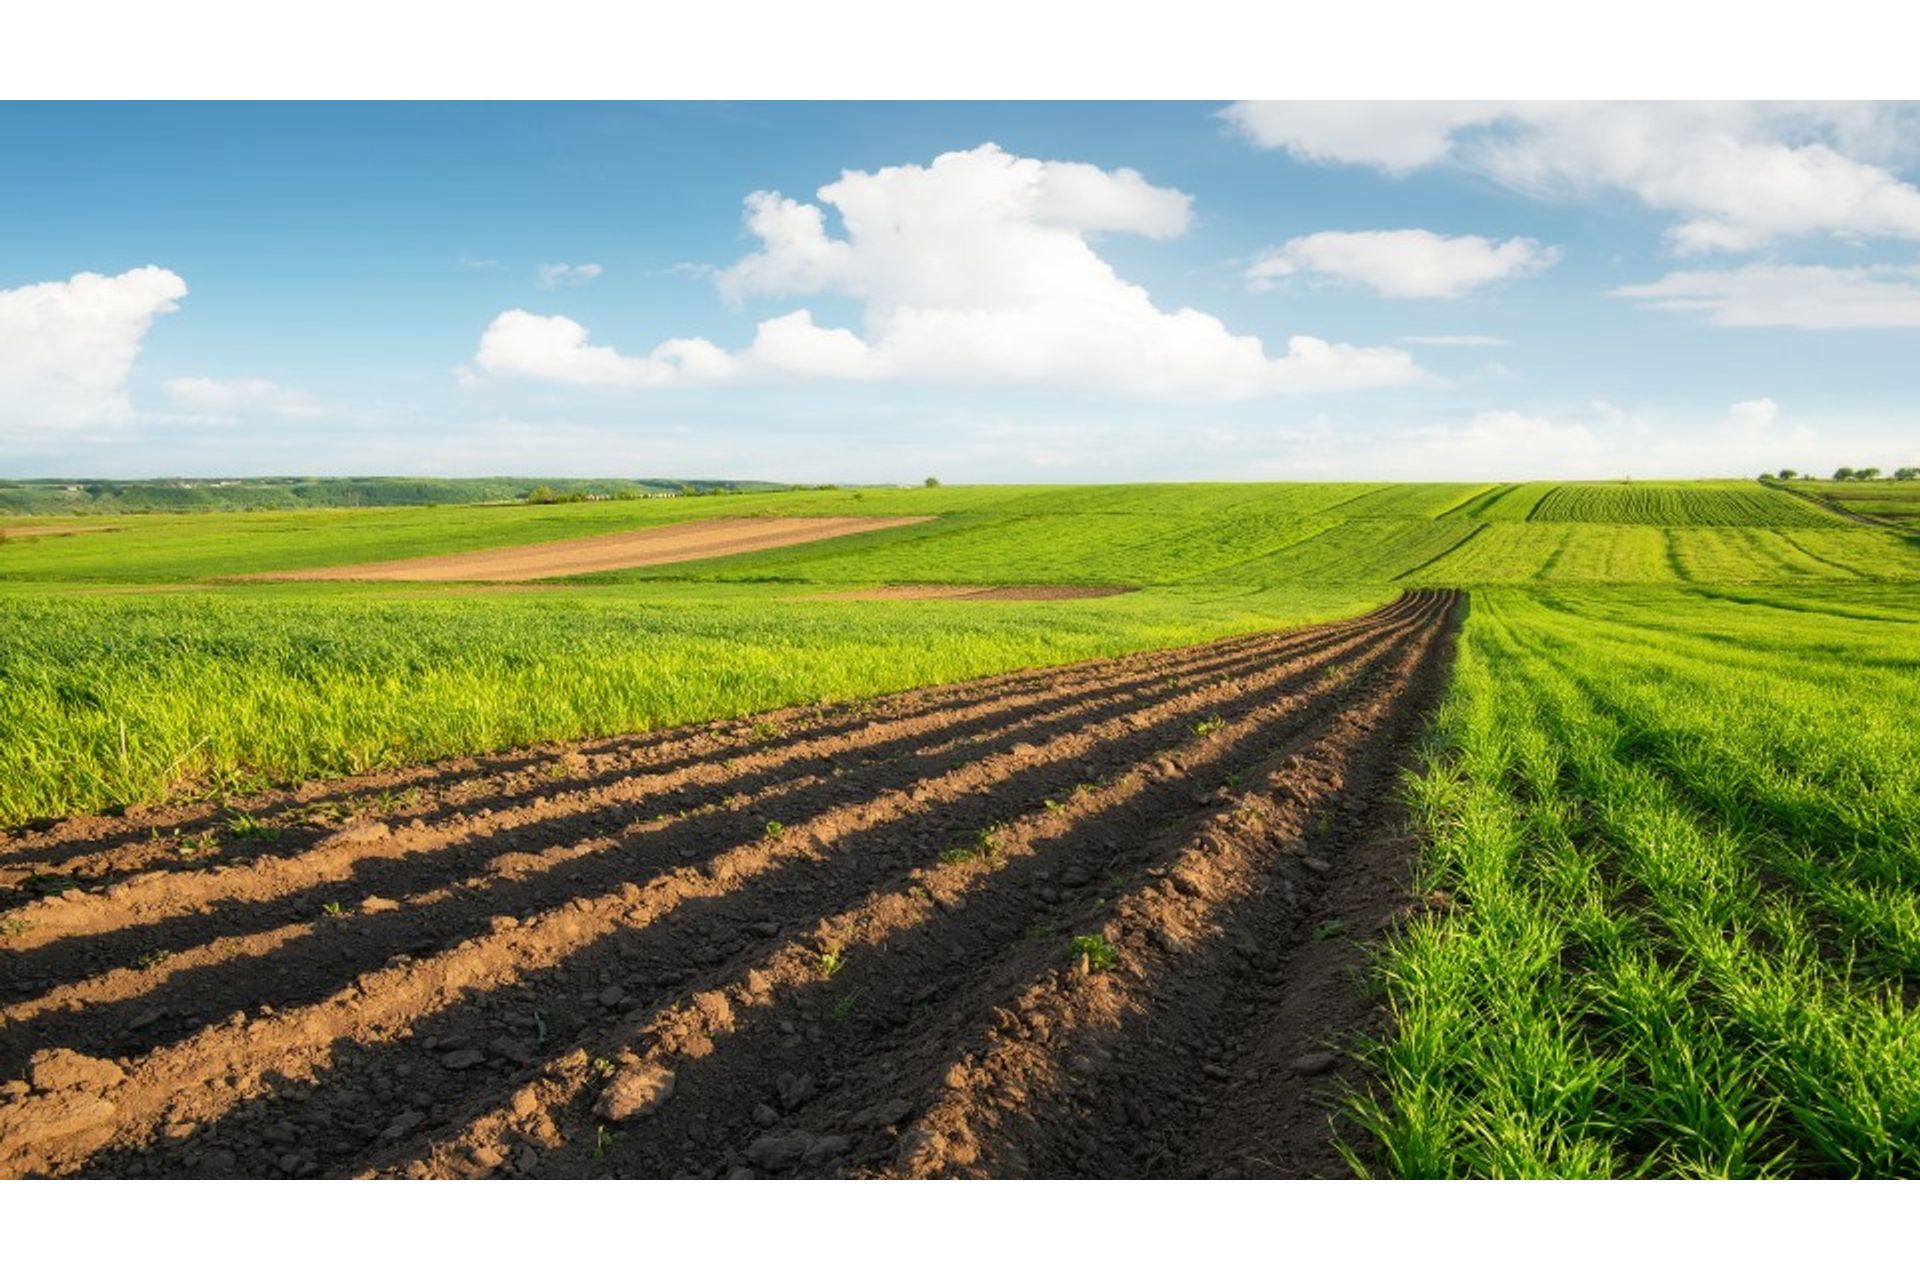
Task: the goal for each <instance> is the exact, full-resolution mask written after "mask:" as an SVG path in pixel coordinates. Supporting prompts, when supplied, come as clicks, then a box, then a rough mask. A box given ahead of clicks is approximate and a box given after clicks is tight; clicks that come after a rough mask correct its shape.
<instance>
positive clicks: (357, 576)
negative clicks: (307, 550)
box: [250, 516, 933, 582]
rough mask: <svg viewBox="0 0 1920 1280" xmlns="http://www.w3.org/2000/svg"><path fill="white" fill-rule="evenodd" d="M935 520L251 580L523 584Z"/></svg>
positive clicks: (724, 528)
mask: <svg viewBox="0 0 1920 1280" xmlns="http://www.w3.org/2000/svg"><path fill="white" fill-rule="evenodd" d="M931 519H933V517H932V516H873V517H866V516H741V517H729V518H724V519H717V520H689V521H686V522H684V523H682V524H672V525H665V526H662V527H658V528H653V529H638V530H634V531H632V532H628V533H603V534H595V535H593V536H591V537H585V538H567V539H564V540H562V541H559V542H536V543H531V544H528V545H526V546H519V547H492V548H489V549H487V550H485V551H462V552H458V553H456V554H453V555H444V556H420V557H417V558H415V559H410V560H387V561H382V562H380V563H376V564H356V565H331V566H328V567H326V568H323V569H300V570H295V571H292V572H287V573H269V574H253V575H250V576H252V577H255V578H265V579H273V580H277V581H321V580H326V581H355V582H521V581H526V580H528V579H533V578H559V577H571V576H573V575H576V574H582V573H608V572H611V571H613V570H616V569H640V568H645V567H647V566H649V565H658V564H679V563H681V562H682V561H686V560H711V559H714V558H716V557H719V556H735V555H744V554H746V553H747V552H750V551H771V550H774V549H775V548H778V547H791V546H798V545H799V544H801V543H804V542H819V541H822V540H824V539H827V538H844V537H847V536H848V535H850V534H856V533H872V532H873V531H875V530H876V529H894V528H898V527H900V526H901V525H909V524H920V523H923V522H925V521H928V520H931Z"/></svg>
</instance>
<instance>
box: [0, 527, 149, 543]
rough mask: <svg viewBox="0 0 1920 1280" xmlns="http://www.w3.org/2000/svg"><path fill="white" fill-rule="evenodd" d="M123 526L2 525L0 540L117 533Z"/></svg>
mask: <svg viewBox="0 0 1920 1280" xmlns="http://www.w3.org/2000/svg"><path fill="white" fill-rule="evenodd" d="M124 528H126V526H125V525H122V524H17V525H12V526H8V525H0V540H4V539H7V538H64V537H67V536H68V535H70V534H75V533H117V532H119V531H120V530H121V529H124Z"/></svg>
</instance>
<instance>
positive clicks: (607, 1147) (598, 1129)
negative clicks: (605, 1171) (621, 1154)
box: [593, 1124, 621, 1160]
mask: <svg viewBox="0 0 1920 1280" xmlns="http://www.w3.org/2000/svg"><path fill="white" fill-rule="evenodd" d="M620 1138H621V1135H620V1134H617V1133H613V1132H611V1131H609V1130H608V1128H607V1126H605V1125H603V1124H597V1125H595V1126H593V1158H594V1159H595V1160H605V1159H606V1158H607V1152H609V1151H611V1150H613V1144H614V1143H616V1142H618V1141H620Z"/></svg>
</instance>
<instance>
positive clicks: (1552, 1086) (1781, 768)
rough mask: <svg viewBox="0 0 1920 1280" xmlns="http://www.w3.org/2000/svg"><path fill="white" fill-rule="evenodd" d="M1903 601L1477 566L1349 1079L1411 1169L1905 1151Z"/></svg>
mask: <svg viewBox="0 0 1920 1280" xmlns="http://www.w3.org/2000/svg"><path fill="white" fill-rule="evenodd" d="M1916 627H1920V600H1916V599H1915V598H1913V596H1912V595H1911V594H1910V593H1904V592H1902V593H1892V592H1887V591H1884V590H1874V589H1847V588H1818V589H1808V590H1802V589H1786V588H1778V587H1769V588H1762V589H1748V590H1713V589H1707V590H1694V591H1644V590H1643V591H1633V592H1543V593H1528V592H1515V591H1489V592H1482V593H1476V595H1475V596H1474V599H1473V606H1472V610H1471V613H1470V615H1469V617H1468V620H1467V623H1466V628H1465V631H1464V634H1463V636H1462V638H1461V645H1460V654H1459V661H1458V666H1457V669H1456V672H1455V676H1454V681H1453V688H1452V692H1451V694H1450V696H1449V698H1448V700H1447V702H1446V704H1445V707H1444V710H1443V712H1442V715H1441V718H1440V721H1439V724H1438V726H1437V729H1436V732H1435V734H1434V738H1433V741H1432V743H1431V759H1430V767H1429V769H1428V771H1427V772H1426V774H1425V776H1424V777H1423V778H1421V779H1420V780H1419V781H1418V782H1417V783H1416V784H1415V786H1414V789H1413V790H1414V796H1415V798H1416V805H1417V808H1418V810H1419V812H1420V815H1421V817H1422V819H1423V823H1424V826H1425V828H1426V830H1427V832H1428V833H1429V837H1430V845H1429V850H1428V854H1427V859H1426V863H1425V866H1424V868H1423V880H1424V884H1423V886H1422V887H1423V888H1425V889H1427V890H1430V891H1438V892H1441V893H1444V894H1445V895H1447V897H1446V899H1445V900H1444V901H1445V902H1447V903H1449V904H1451V905H1453V906H1454V907H1455V908H1456V909H1454V910H1452V911H1446V912H1440V913H1437V914H1431V915H1428V916H1426V917H1424V918H1423V919H1422V920H1421V921H1420V922H1418V923H1417V924H1415V925H1413V926H1412V927H1410V928H1409V929H1408V930H1407V931H1406V932H1405V933H1404V934H1403V935H1402V936H1401V937H1400V938H1399V940H1398V941H1397V942H1396V943H1394V944H1393V945H1392V946H1391V948H1390V949H1389V951H1388V953H1387V954H1386V956H1385V957H1384V974H1385V981H1386V986H1387V991H1388V994H1389V996H1390V998H1391V1001H1392V1005H1393V1009H1394V1013H1395V1015H1396V1024H1397V1034H1395V1035H1394V1036H1393V1037H1391V1038H1390V1039H1389V1040H1388V1041H1386V1042H1385V1043H1383V1044H1381V1045H1379V1046H1377V1047H1376V1048H1375V1049H1374V1051H1373V1054H1372V1056H1373V1060H1374V1062H1375V1064H1376V1065H1377V1066H1378V1067H1379V1069H1380V1073H1381V1082H1380V1084H1379V1085H1378V1086H1377V1087H1376V1089H1375V1091H1374V1092H1373V1094H1372V1095H1371V1096H1369V1097H1365V1098H1360V1099H1356V1100H1355V1103H1354V1106H1355V1110H1356V1112H1357V1114H1358V1115H1359V1116H1360V1117H1361V1118H1362V1119H1363V1121H1364V1122H1365V1124H1366V1126H1367V1127H1368V1129H1369V1130H1371V1132H1372V1134H1373V1136H1374V1137H1375V1138H1376V1139H1377V1141H1378V1143H1379V1154H1378V1155H1377V1156H1375V1157H1374V1158H1375V1159H1377V1160H1378V1161H1379V1163H1380V1165H1381V1167H1382V1168H1383V1170H1384V1171H1386V1172H1391V1173H1394V1174H1398V1175H1401V1176H1412V1177H1450V1176H1462V1175H1484V1176H1498V1177H1620V1176H1638V1175H1688V1176H1731V1177H1754V1176H1765V1175H1780V1174H1799V1175H1814V1176H1849V1175H1861V1174H1866V1175H1882V1176H1886V1175H1892V1176H1904V1177H1912V1176H1914V1175H1915V1174H1916V1173H1920V1012H1916V1010H1915V1009H1914V1008H1913V1000H1912V992H1913V989H1914V983H1915V981H1916V979H1920V897H1917V896H1916V895H1920V731H1917V730H1916V725H1915V720H1914V715H1913V708H1914V707H1915V706H1916V705H1920V638H1917V636H1916Z"/></svg>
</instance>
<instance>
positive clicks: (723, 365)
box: [476, 144, 1425, 399]
mask: <svg viewBox="0 0 1920 1280" xmlns="http://www.w3.org/2000/svg"><path fill="white" fill-rule="evenodd" d="M819 200H820V202H821V203H820V204H818V205H815V204H807V203H803V202H801V201H796V200H792V199H789V198H787V197H785V196H782V195H780V194H779V193H777V192H767V191H761V192H755V193H753V194H752V195H751V196H749V197H748V198H747V201H746V215H745V221H746V226H747V229H748V231H750V232H751V233H752V234H753V235H754V236H755V237H756V238H757V239H758V240H759V242H760V247H759V248H758V249H757V250H755V251H754V252H752V253H750V254H748V255H747V256H746V257H744V258H742V259H741V260H740V261H738V262H736V263H734V264H733V265H732V266H730V267H727V268H725V269H723V270H721V271H719V272H717V273H716V275H715V283H716V286H717V287H718V288H719V290H720V292H721V294H722V296H724V297H725V298H727V299H728V300H730V301H733V302H736V303H743V302H745V301H747V300H748V299H751V298H754V297H760V296H769V295H775V296H777V295H793V294H833V295H838V296H841V297H845V298H848V299H851V300H853V301H855V302H857V303H859V304H860V306H861V307H862V319H861V323H860V326H859V329H858V331H856V330H854V329H851V328H827V327H822V326H821V325H819V324H818V323H817V322H816V321H815V320H814V317H813V312H812V310H811V309H801V310H795V311H791V312H788V313H786V314H783V315H778V316H775V317H773V318H771V319H767V320H763V321H762V322H760V324H759V327H758V330H757V333H756V335H755V338H754V340H753V342H752V344H751V345H750V346H749V347H748V348H746V349H745V350H742V351H739V352H732V353H728V352H724V351H721V350H720V349H719V348H718V347H716V346H714V345H713V344H712V343H709V342H706V341H704V340H701V339H691V340H680V341H678V342H672V343H663V344H662V345H661V346H660V347H658V348H655V350H654V351H653V352H652V353H651V354H650V355H647V356H639V357H636V356H627V355H622V354H620V353H619V352H617V351H615V350H613V349H612V348H608V347H595V346H591V345H589V344H588V342H587V335H586V331H585V330H584V329H583V328H582V327H581V326H580V325H579V324H577V323H576V322H574V321H573V320H571V319H568V318H567V317H565V316H545V317H542V316H533V315H529V314H527V313H525V312H507V313H505V314H503V315H502V316H500V317H498V318H497V319H496V320H495V321H494V323H493V325H492V326H491V327H490V328H489V329H488V331H487V334H486V336H485V337H483V339H482V342H481V350H480V354H479V356H478V357H477V358H476V363H477V364H478V365H479V366H480V367H481V368H482V369H484V370H486V371H487V372H490V373H496V374H499V373H510V374H517V375H521V376H529V377H543V378H549V379H554V380H559V381H567V382H576V383H591V384H600V385H621V386H667V385H680V384H687V383H696V382H715V381H722V380H725V379H728V378H744V377H752V376H766V375H770V374H779V375H785V376H794V377H814V378H831V379H860V380H880V379H904V380H916V381H924V382H935V383H950V384H968V385H978V384H1027V385H1036V386H1051V387H1062V388H1085V389H1092V390H1097V391H1105V392H1115V393H1137V394H1149V395H1165V396H1176V397H1187V398H1222V399H1230V398H1244V397H1252V396H1259V395H1266V394H1271V393H1278V392H1292V391H1331V390H1339V389H1345V388H1353V387H1369V386H1385V385H1393V384H1399V383H1407V382H1413V381H1417V380H1419V379H1421V378H1423V377H1424V376H1425V375H1424V374H1423V373H1422V371H1421V370H1420V369H1419V367H1418V366H1417V365H1415V363H1414V362H1413V359H1412V357H1410V356H1409V355H1408V354H1407V353H1406V352H1404V351H1399V350H1395V349H1392V348H1381V347H1353V346H1347V345H1344V344H1338V343H1331V342H1327V341H1325V340H1323V339H1320V338H1314V337H1305V336H1301V337H1294V338H1292V339H1290V340H1289V342H1288V344H1287V350H1286V352H1285V354H1282V355H1270V354H1268V352H1267V351H1266V350H1265V348H1264V346H1263V344H1262V343H1261V341H1260V339H1258V338H1256V337H1252V336H1246V335H1239V334H1235V333H1232V332H1231V331H1229V330H1228V329H1227V327H1226V326H1225V325H1224V324H1222V323H1221V322H1220V320H1218V319H1217V318H1215V317H1214V316H1212V315H1209V314H1207V313H1205V312H1202V311H1197V310H1194V309H1192V308H1185V307H1183V308H1179V309H1177V310H1173V311H1165V310H1162V309H1160V308H1159V307H1158V306H1156V305H1155V304H1154V302H1153V300H1152V299H1151V298H1150V297H1149V296H1148V294H1147V291H1146V290H1145V289H1142V288H1140V287H1139V286H1138V285H1135V284H1131V283H1129V282H1128V281H1126V280H1124V279H1122V278H1121V277H1120V276H1119V274H1118V273H1116V272H1115V271H1114V269H1113V267H1112V266H1111V265H1110V264H1109V263H1108V262H1107V261H1106V260H1105V259H1103V258H1102V257H1101V256H1100V255H1099V254H1098V253H1097V252H1096V251H1095V249H1094V247H1093V245H1092V243H1090V238H1091V237H1093V236H1095V235H1098V234H1101V233H1124V234H1133V235H1143V236H1149V237H1154V238H1165V237H1171V236H1177V235H1179V234H1181V233H1182V232H1184V231H1185V230H1186V228H1187V227H1188V225H1189V224H1190V222H1191V218H1192V213H1191V199H1190V198H1189V197H1188V196H1187V195H1185V194H1184V193H1182V192H1179V191H1174V190H1171V189H1168V188H1164V187H1156V186H1153V185H1152V184H1150V183H1149V182H1147V180H1146V179H1145V178H1143V177H1141V175H1140V174H1138V173H1135V172H1134V171H1133V170H1131V169H1117V170H1103V169H1099V168H1097V167H1095V166H1092V165H1086V164H1072V163H1062V162H1057V161H1043V160H1032V159H1026V158H1023V157H1019V156H1013V155H1009V154H1007V153H1006V152H1004V151H1002V150H1000V149H999V148H998V147H995V146H993V145H991V144H988V145H985V146H981V147H977V148H975V149H974V150H972V151H956V152H950V153H948V154H945V155H942V156H940V157H938V158H936V159H935V160H934V161H933V162H932V163H931V164H929V165H900V166H895V167H891V168H885V169H880V170H878V171H876V172H872V173H866V172H859V171H848V172H845V173H843V174H841V176H840V178H839V180H838V181H836V182H832V183H829V184H828V185H826V186H825V187H822V188H821V189H820V191H819ZM823 206H824V207H823ZM828 209H831V210H832V211H833V212H834V213H835V214H837V216H838V220H839V223H840V226H841V228H842V231H843V234H842V235H840V236H837V237H836V236H835V235H834V234H833V232H832V230H831V229H830V228H829V223H828V218H829V215H828Z"/></svg>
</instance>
